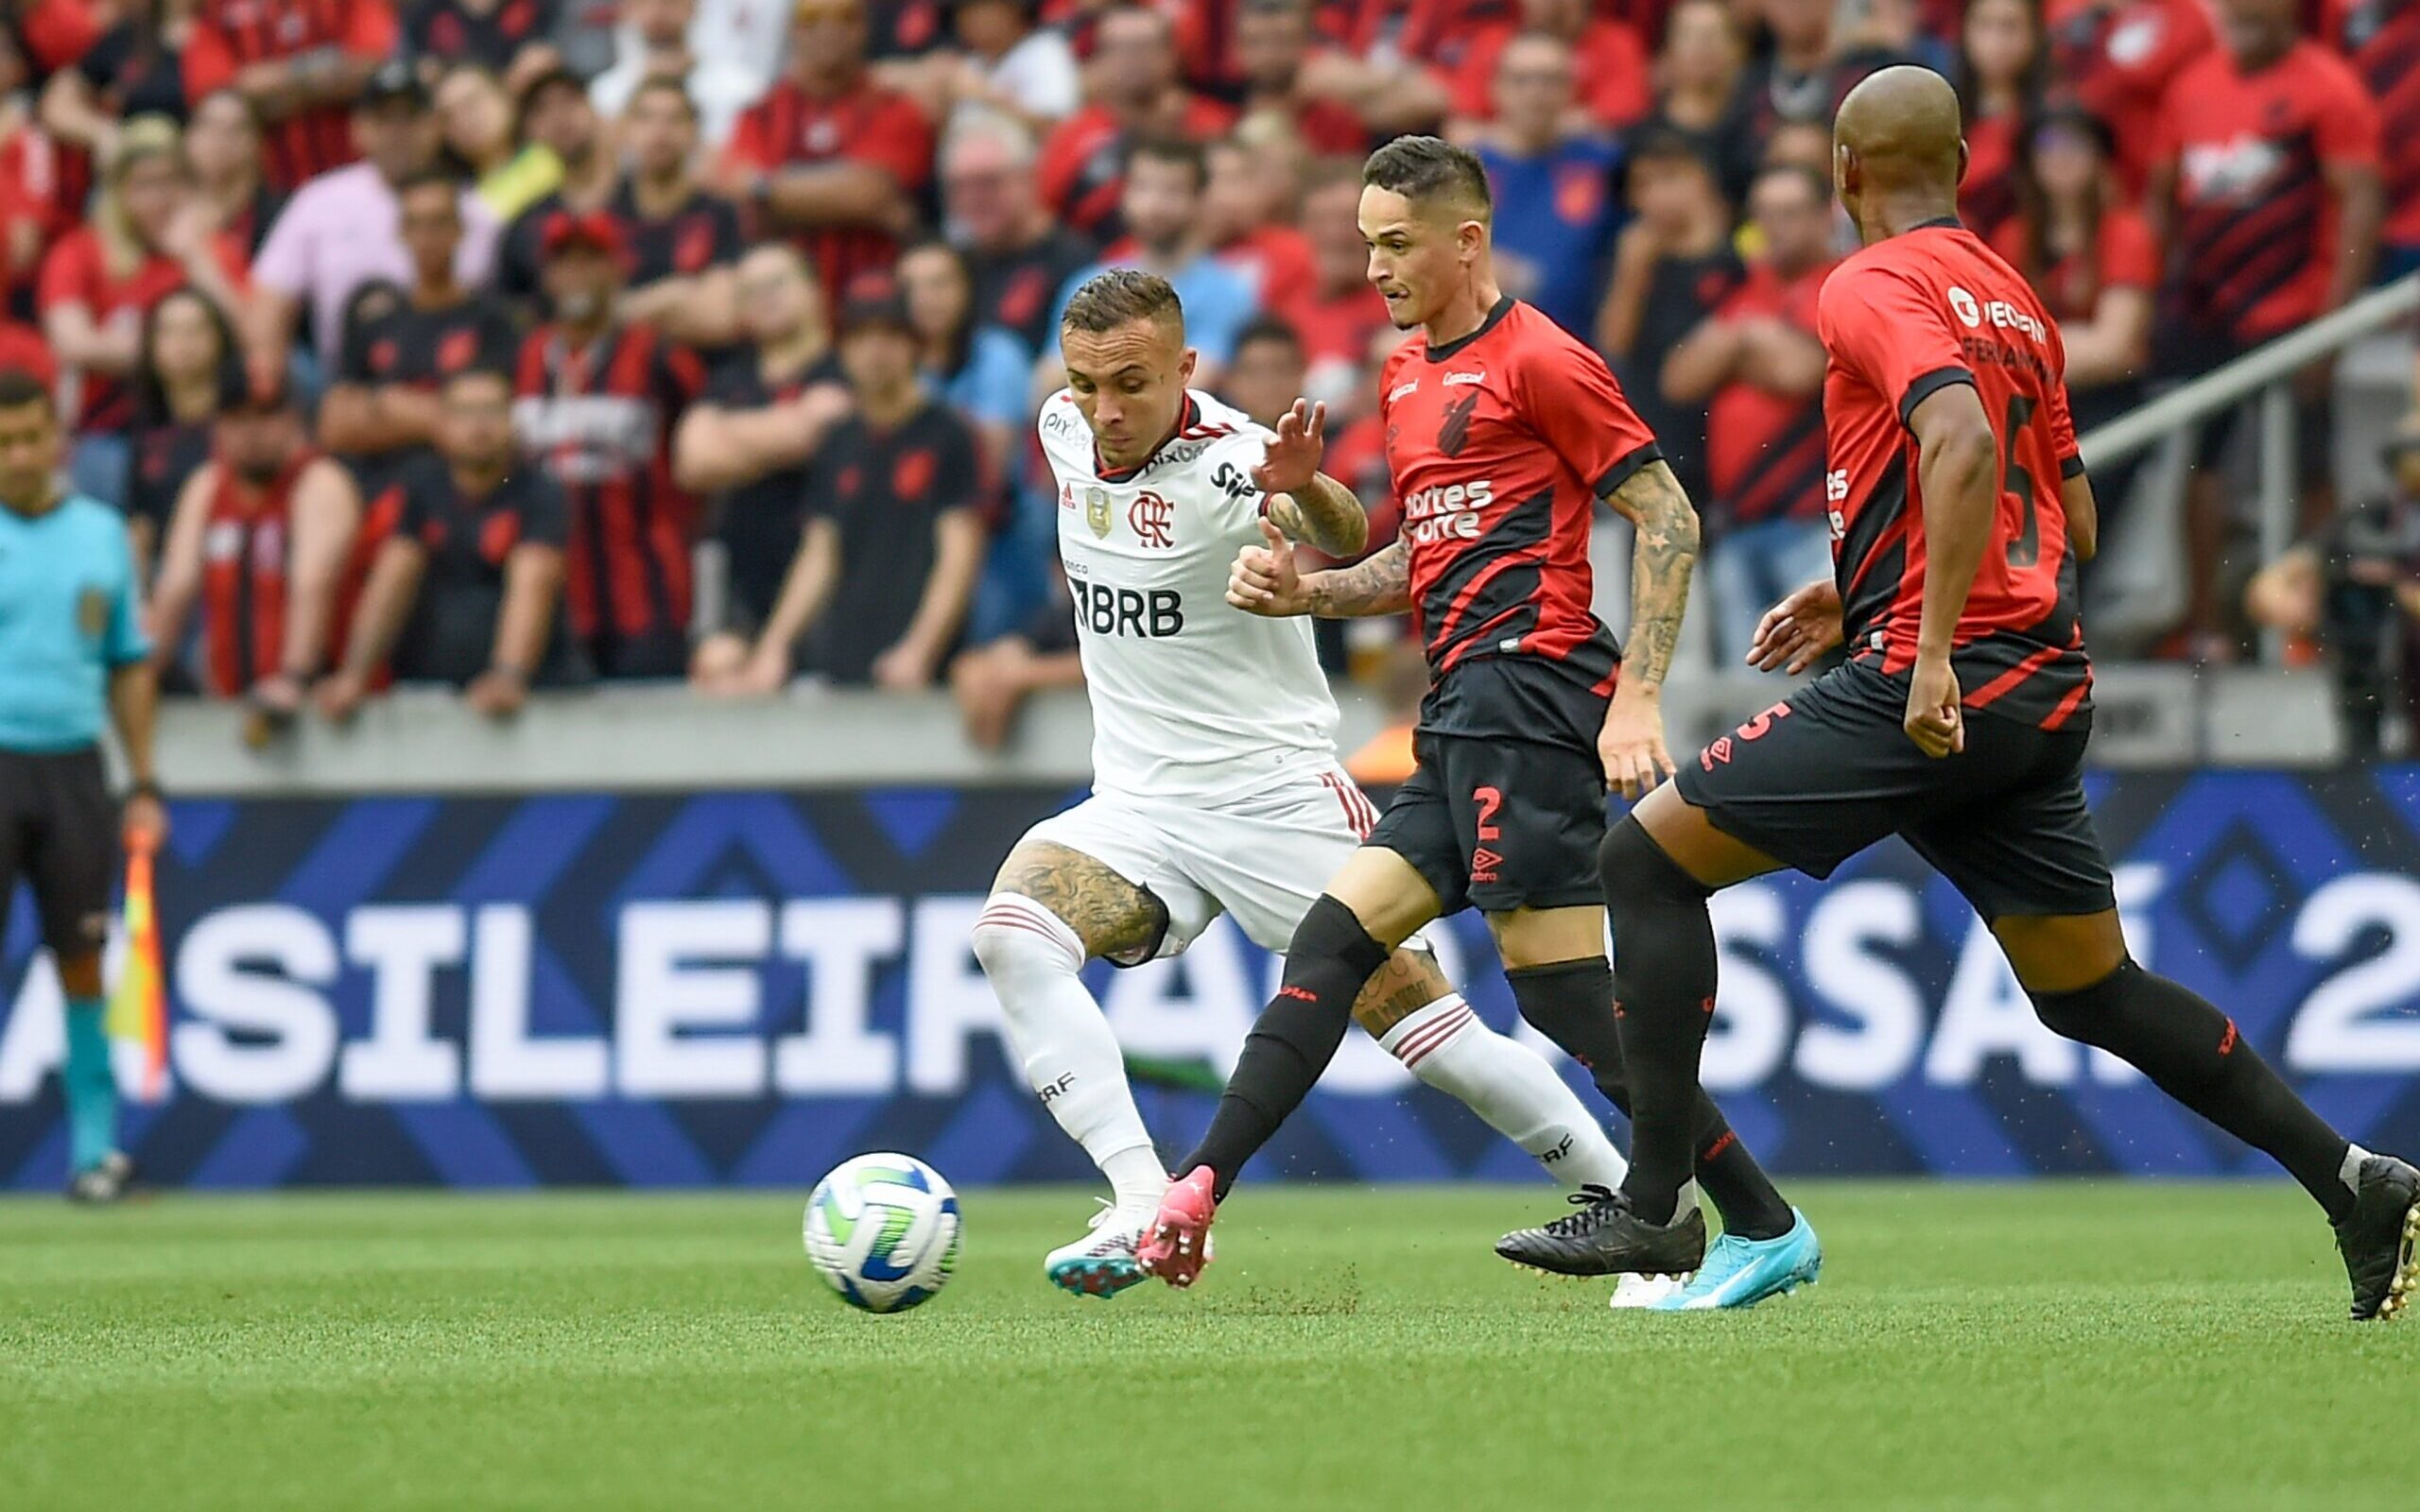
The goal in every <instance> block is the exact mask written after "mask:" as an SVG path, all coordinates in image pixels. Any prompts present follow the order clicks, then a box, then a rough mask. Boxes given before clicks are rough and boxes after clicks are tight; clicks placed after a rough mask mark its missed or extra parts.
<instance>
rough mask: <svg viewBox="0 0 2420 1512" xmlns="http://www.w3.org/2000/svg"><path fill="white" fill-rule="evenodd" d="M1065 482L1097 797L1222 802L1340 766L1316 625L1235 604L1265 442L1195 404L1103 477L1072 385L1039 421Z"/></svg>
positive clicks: (1255, 539)
mask: <svg viewBox="0 0 2420 1512" xmlns="http://www.w3.org/2000/svg"><path fill="white" fill-rule="evenodd" d="M1037 425H1038V428H1039V429H1040V431H1041V434H1042V450H1043V454H1044V455H1046V456H1047V457H1048V458H1049V459H1050V468H1051V471H1052V472H1054V473H1055V474H1057V478H1058V484H1059V558H1060V560H1061V561H1062V562H1063V563H1065V565H1066V569H1067V586H1068V589H1069V590H1070V591H1071V592H1072V593H1074V595H1075V600H1076V630H1077V640H1078V644H1079V645H1080V648H1081V651H1082V655H1083V662H1084V685H1085V688H1086V690H1087V691H1088V692H1089V693H1090V695H1091V697H1092V707H1093V786H1094V790H1095V791H1096V792H1104V793H1108V792H1114V793H1122V794H1130V795H1132V796H1134V797H1138V798H1168V799H1197V800H1198V799H1222V798H1229V797H1234V796H1237V795H1239V794H1241V793H1244V792H1246V791H1249V790H1251V789H1253V788H1256V787H1259V786H1262V785H1264V784H1266V783H1267V782H1269V780H1270V778H1271V776H1272V775H1273V774H1279V773H1285V772H1289V771H1293V770H1296V769H1298V768H1302V767H1305V766H1310V765H1320V766H1325V765H1332V764H1333V763H1334V762H1335V760H1336V699H1335V697H1334V696H1332V695H1331V694H1330V693H1329V692H1328V687H1327V679H1326V678H1325V677H1324V676H1323V675H1322V673H1321V671H1320V665H1319V657H1318V654H1317V652H1316V651H1314V650H1313V648H1312V644H1311V622H1310V621H1309V620H1308V619H1307V618H1300V617H1297V618H1289V619H1269V618H1265V617H1263V616H1261V615H1257V614H1247V613H1245V612H1244V611H1243V610H1239V609H1236V608H1234V607H1232V606H1231V605H1229V604H1228V602H1227V574H1228V570H1229V569H1230V568H1231V567H1232V566H1233V565H1234V563H1235V559H1236V552H1237V551H1238V550H1240V549H1241V548H1242V547H1245V546H1249V545H1260V544H1264V542H1263V541H1262V538H1261V534H1260V518H1261V508H1262V503H1261V495H1260V490H1258V489H1256V488H1254V487H1253V481H1252V471H1253V468H1255V467H1258V466H1259V465H1260V462H1261V456H1262V452H1263V448H1264V447H1266V445H1267V444H1268V442H1269V441H1270V440H1271V434H1270V432H1269V431H1267V430H1266V429H1264V428H1263V427H1261V426H1259V425H1255V424H1253V422H1252V421H1250V420H1248V419H1246V418H1245V417H1244V415H1243V414H1242V413H1241V412H1240V411H1238V410H1236V409H1234V408H1232V407H1230V406H1229V405H1226V404H1221V403H1219V401H1218V400H1216V399H1213V398H1211V397H1210V396H1209V395H1208V394H1202V393H1190V392H1189V393H1187V394H1186V396H1185V409H1184V422H1183V424H1182V425H1181V426H1180V427H1179V428H1178V431H1177V434H1176V435H1175V436H1174V437H1173V438H1170V439H1169V441H1168V442H1167V444H1166V445H1164V446H1162V447H1161V448H1160V449H1159V451H1157V452H1156V453H1154V454H1152V456H1151V458H1150V461H1148V462H1146V463H1144V464H1143V465H1142V466H1141V467H1139V468H1136V469H1134V470H1133V471H1132V472H1104V471H1103V470H1102V468H1101V464H1100V460H1099V457H1098V455H1097V454H1096V453H1095V451H1094V448H1093V434H1092V428H1091V427H1090V426H1089V425H1087V424H1086V423H1085V421H1084V417H1083V413H1082V412H1081V411H1080V410H1079V409H1078V408H1077V407H1076V402H1075V399H1074V397H1073V396H1072V395H1071V394H1070V393H1069V392H1068V391H1067V390H1066V389H1061V390H1060V391H1059V392H1058V393H1056V394H1054V395H1052V396H1051V398H1050V401H1049V403H1047V404H1044V405H1043V406H1042V415H1041V419H1040V420H1039V421H1038V422H1037Z"/></svg>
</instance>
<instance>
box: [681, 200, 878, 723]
mask: <svg viewBox="0 0 2420 1512" xmlns="http://www.w3.org/2000/svg"><path fill="white" fill-rule="evenodd" d="M735 282H736V284H737V289H738V300H739V310H740V325H741V327H742V328H743V330H744V332H745V334H746V335H747V337H748V342H749V345H748V346H747V347H746V348H745V349H744V350H742V351H740V352H735V353H734V354H733V355H732V356H731V357H730V358H728V359H726V360H725V361H724V363H723V364H722V366H720V367H718V368H717V369H715V371H714V374H713V376H712V377H711V378H710V379H708V381H707V384H706V389H705V393H704V394H703V396H701V397H700V400H699V401H698V403H697V404H696V405H694V406H693V407H692V408H691V409H690V411H689V413H688V415H687V416H686V417H684V418H683V420H682V421H681V429H680V430H679V431H678V432H676V433H675V434H674V436H673V438H672V476H673V481H675V482H676V483H678V484H680V485H681V487H683V488H684V489H687V490H689V491H690V492H692V493H698V494H709V493H710V494H716V495H718V497H717V499H716V502H715V511H714V526H713V530H712V540H713V541H714V543H715V545H716V547H717V549H718V550H719V551H720V553H721V555H722V558H723V562H724V571H723V593H722V604H721V608H720V612H719V613H718V614H717V622H716V623H715V624H714V625H713V626H712V627H710V628H709V631H708V633H707V634H706V635H705V636H704V637H703V638H702V639H700V641H699V643H698V648H697V650H696V652H695V653H694V654H693V655H692V657H691V659H690V671H689V675H690V677H691V678H692V679H694V680H696V681H697V682H699V683H700V684H701V685H703V686H706V687H717V686H719V685H721V684H723V683H725V682H727V681H728V680H729V679H731V678H732V677H733V676H735V674H736V673H737V672H738V671H739V670H740V668H741V666H742V665H743V664H744V663H745V662H747V661H748V655H749V648H750V646H751V644H752V643H753V642H754V641H755V639H756V636H757V633H758V632H759V631H761V630H762V629H763V628H764V627H765V622H766V621H767V620H768V619H769V618H770V617H771V615H772V612H773V601H774V600H775V599H776V598H778V597H779V596H780V594H781V592H782V578H783V576H785V575H786V574H787V572H788V571H789V564H790V559H791V558H794V557H796V556H797V555H798V545H799V537H800V534H801V533H802V532H803V531H804V529H805V524H806V469H807V464H808V463H809V462H810V461H811V460H813V458H814V456H815V454H816V451H817V449H818V448H819V447H821V445H822V444H823V438H824V437H825V435H826V434H827V433H828V432H829V431H830V430H831V429H832V427H833V426H834V425H836V424H838V422H839V421H841V420H842V419H843V418H844V417H846V416H847V415H848V413H849V411H850V410H851V409H852V408H853V407H854V406H855V404H856V401H854V400H853V399H852V398H851V397H850V395H849V389H848V375H847V374H846V373H845V372H843V371H842V370H841V368H840V364H839V360H838V357H837V356H836V355H835V354H834V353H833V352H832V350H831V343H830V339H829V337H828V336H827V335H825V328H824V321H823V308H822V301H823V295H822V292H821V288H820V286H819V285H818V284H817V283H816V282H815V279H814V278H813V276H812V275H810V274H809V273H808V272H807V268H806V260H805V258H804V256H803V255H802V254H801V253H800V252H799V250H798V249H797V247H796V246H794V245H793V244H791V243H789V242H786V241H783V242H766V243H763V244H761V245H759V246H757V247H756V248H755V249H753V250H752V251H750V252H749V254H748V255H747V256H746V257H744V258H742V259H741V260H740V264H739V269H738V272H737V274H736V275H735Z"/></svg>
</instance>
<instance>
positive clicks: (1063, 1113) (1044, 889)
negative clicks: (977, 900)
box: [974, 841, 1168, 1223]
mask: <svg viewBox="0 0 2420 1512" xmlns="http://www.w3.org/2000/svg"><path fill="white" fill-rule="evenodd" d="M1167 927H1168V911H1167V905H1166V904H1164V903H1163V902H1160V900H1159V899H1158V898H1156V897H1154V896H1153V895H1152V894H1151V892H1150V889H1149V888H1146V887H1139V886H1136V885H1134V884H1133V883H1132V882H1129V881H1127V880H1126V879H1125V878H1124V877H1121V876H1119V875H1118V874H1117V873H1116V872H1115V871H1114V870H1112V869H1111V868H1109V867H1108V866H1106V865H1104V864H1103V863H1101V862H1099V861H1098V860H1096V859H1094V858H1093V857H1091V856H1088V855H1085V854H1083V853H1082V852H1081V851H1070V850H1068V849H1067V848H1066V847H1064V846H1059V845H1051V844H1048V843H1044V842H1034V841H1028V842H1026V843H1025V844H1022V845H1020V846H1018V847H1017V848H1016V850H1015V851H1011V852H1010V855H1009V859H1008V861H1007V862H1006V863H1005V864H1004V865H1003V866H1002V867H1001V868H1000V874H999V877H998V878H997V880H995V881H994V883H993V885H992V897H991V901H990V902H987V903H985V904H984V906H983V912H982V915H981V916H980V917H979V918H978V919H977V920H976V924H975V935H974V945H975V954H976V957H977V959H978V960H980V961H981V962H982V963H983V972H984V974H985V975H986V976H988V977H990V978H991V981H992V988H993V990H994V991H995V992H997V993H998V994H999V997H1000V1009H1001V1016H1002V1019H1003V1021H1004V1023H1005V1026H1006V1028H1007V1031H1008V1040H1009V1048H1010V1049H1011V1051H1012V1052H1013V1053H1014V1055H1015V1056H1016V1058H1017V1063H1018V1065H1020V1066H1021V1067H1023V1068H1024V1071H1025V1074H1026V1080H1027V1082H1028V1084H1029V1085H1030V1086H1031V1087H1032V1088H1033V1091H1034V1095H1035V1096H1037V1097H1039V1098H1041V1099H1042V1104H1043V1106H1044V1107H1045V1108H1048V1109H1049V1110H1050V1116H1051V1117H1053V1118H1055V1119H1057V1120H1058V1121H1059V1126H1060V1127H1061V1128H1063V1129H1064V1130H1065V1131H1066V1132H1067V1135H1068V1137H1069V1138H1070V1139H1073V1140H1075V1141H1076V1143H1079V1144H1081V1145H1082V1146H1083V1147H1084V1152H1085V1153H1086V1154H1087V1155H1090V1156H1091V1157H1092V1158H1093V1163H1094V1164H1096V1165H1098V1166H1099V1167H1100V1169H1101V1172H1102V1174H1103V1175H1105V1176H1107V1177H1109V1180H1110V1184H1111V1186H1113V1187H1114V1188H1115V1189H1116V1193H1117V1205H1118V1207H1119V1209H1120V1210H1122V1211H1132V1212H1134V1213H1138V1214H1148V1213H1149V1212H1150V1211H1151V1210H1152V1209H1153V1208H1154V1207H1156V1206H1157V1205H1158V1203H1159V1200H1160V1193H1161V1192H1162V1190H1163V1189H1164V1188H1166V1186H1167V1174H1166V1173H1165V1172H1164V1171H1162V1170H1161V1168H1160V1161H1159V1157H1158V1156H1157V1155H1155V1154H1154V1153H1153V1152H1152V1149H1151V1136H1150V1133H1149V1131H1147V1130H1146V1129H1145V1128H1144V1127H1143V1115H1142V1114H1141V1113H1140V1112H1139V1111H1137V1110H1136V1108H1135V1107H1134V1093H1133V1091H1132V1090H1131V1089H1130V1088H1129V1087H1128V1086H1127V1084H1126V1066H1125V1058H1124V1056H1123V1055H1122V1053H1121V1052H1120V1051H1119V1049H1118V1046H1117V1039H1116V1037H1115V1035H1113V1034H1111V1033H1110V1029H1109V1022H1108V1021H1107V1020H1105V1019H1103V1018H1102V1017H1101V1011H1100V1005H1098V1003H1095V1002H1094V1001H1093V996H1092V994H1091V993H1090V992H1089V991H1087V990H1085V988H1084V984H1083V981H1082V979H1081V978H1080V977H1079V976H1078V975H1077V972H1078V971H1080V970H1081V969H1082V967H1083V964H1084V961H1085V959H1086V958H1087V957H1089V956H1094V955H1098V956H1102V957H1105V958H1109V959H1140V958H1143V957H1146V956H1148V955H1150V953H1151V952H1152V951H1153V950H1154V949H1156V948H1157V947H1158V945H1159V942H1160V938H1161V936H1164V935H1165V934H1167ZM1136 1221H1137V1222H1138V1223H1139V1221H1140V1220H1139V1218H1137V1220H1136Z"/></svg>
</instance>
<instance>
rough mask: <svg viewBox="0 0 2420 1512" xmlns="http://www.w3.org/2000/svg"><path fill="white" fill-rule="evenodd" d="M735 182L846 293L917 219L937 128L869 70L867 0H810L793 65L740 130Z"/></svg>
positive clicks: (827, 284) (795, 34)
mask: <svg viewBox="0 0 2420 1512" xmlns="http://www.w3.org/2000/svg"><path fill="white" fill-rule="evenodd" d="M724 161H725V169H726V174H727V180H726V183H725V186H724V187H725V189H726V190H727V192H729V193H731V195H732V197H733V198H735V199H737V200H739V201H741V202H743V203H746V204H750V205H752V206H753V207H754V208H755V210H756V212H757V214H758V215H759V216H761V217H762V220H763V222H764V223H765V224H767V225H769V226H772V227H777V228H780V229H781V230H783V231H786V232H789V233H790V234H791V235H793V236H795V237H796V238H797V239H798V241H799V245H800V246H801V247H802V248H803V249H804V250H805V252H806V254H807V257H808V259H809V261H811V262H812V263H813V264H814V265H815V270H816V273H817V275H818V276H819V277H820V278H821V280H822V281H823V286H824V289H825V291H826V292H827V293H828V294H830V295H832V296H833V297H834V298H835V299H836V300H837V298H838V292H839V290H840V289H841V287H842V286H843V285H845V284H846V283H848V282H849V280H850V279H851V278H853V277H855V276H856V274H857V273H859V272H861V271H863V270H864V269H867V268H870V267H887V266H890V261H891V259H892V258H894V257H895V256H897V255H898V250H899V240H900V238H901V237H902V236H904V235H905V234H906V233H907V232H909V231H911V230H912V229H914V227H915V224H916V197H917V196H919V195H921V194H922V193H923V192H924V189H925V183H926V181H927V180H930V179H931V178H932V172H933V128H932V124H931V123H930V122H928V121H927V120H925V115H924V112H921V111H919V110H918V109H917V108H916V106H915V104H914V103H913V102H912V101H910V100H909V99H908V97H907V96H906V95H904V94H895V93H893V92H891V91H890V90H886V89H883V88H881V87H880V86H878V85H876V84H875V83H873V80H872V79H870V78H869V77H867V74H866V9H865V4H864V0H798V5H797V9H796V10H795V11H794V12H793V13H792V21H791V33H790V62H789V75H788V77H786V78H784V79H782V80H781V81H780V82H779V83H777V84H775V85H774V86H773V88H772V91H771V93H769V94H767V95H766V96H765V98H763V99H762V100H760V101H758V102H757V103H756V104H755V105H754V106H752V108H750V110H749V111H748V112H747V113H746V114H745V115H742V116H741V117H740V119H739V126H738V129H736V130H735V131H734V132H733V133H732V139H731V150H730V152H729V154H728V155H727V156H726V158H725V160H724Z"/></svg>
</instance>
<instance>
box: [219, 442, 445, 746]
mask: <svg viewBox="0 0 2420 1512" xmlns="http://www.w3.org/2000/svg"><path fill="white" fill-rule="evenodd" d="M319 460H320V456H319V454H318V453H316V452H313V451H311V450H309V449H308V448H304V449H303V450H302V451H300V452H298V453H296V454H295V455H294V458H293V459H292V460H291V461H289V462H287V463H286V465H285V471H283V472H280V473H278V475H277V476H276V477H275V478H274V479H273V480H271V481H270V482H269V483H268V484H267V485H266V486H263V487H260V488H257V489H255V488H253V487H251V486H250V485H247V484H246V483H244V482H243V481H242V480H241V479H240V478H238V477H237V476H236V474H235V471H234V470H233V468H230V467H228V466H226V465H225V464H223V463H218V462H214V463H212V464H211V467H212V470H213V472H212V477H211V482H210V504H209V516H208V518H209V525H208V527H207V528H206V529H205V530H204V531H203V533H202V544H201V608H202V623H201V630H202V633H201V650H202V657H201V672H202V679H203V683H204V685H205V686H206V687H207V688H208V690H209V691H210V693H211V694H213V695H214V696H217V697H221V698H240V697H242V696H244V695H245V694H247V693H249V692H251V687H252V684H253V683H255V682H258V681H261V680H262V679H267V678H271V677H275V676H276V675H277V674H278V673H280V672H282V671H285V670H288V669H287V668H286V666H285V613H286V607H287V601H288V599H289V597H290V596H291V593H292V583H291V580H290V578H289V576H288V573H287V568H288V565H289V560H290V554H291V551H292V546H293V539H292V538H293V511H294V492H295V490H296V488H297V487H298V486H299V485H300V484H301V483H302V474H303V473H304V472H308V471H309V470H310V468H311V466H312V464H314V463H315V462H318V461H319ZM402 514H403V504H402V501H401V500H400V499H399V498H396V497H394V496H391V495H382V496H380V497H377V498H373V499H372V500H370V501H369V503H368V505H367V506H366V507H364V509H363V511H362V517H361V524H360V526H359V527H358V528H357V529H356V530H355V531H354V539H353V544H352V546H351V548H350V549H349V550H348V551H347V553H346V555H345V560H344V564H343V566H342V567H341V568H339V569H338V571H337V594H336V601H335V603H334V604H333V605H332V606H331V607H330V609H329V611H328V621H327V627H326V647H325V649H324V651H323V652H322V654H321V655H320V665H321V666H336V665H337V664H339V663H340V662H342V661H343V660H344V647H345V639H346V636H347V635H348V633H349V632H350V631H351V630H352V628H353V615H354V608H355V607H356V606H357V604H358V603H359V600H360V597H361V590H362V587H363V585H364V584H365V583H366V582H368V580H369V576H370V564H371V561H372V558H375V557H376V556H377V554H378V549H379V547H381V546H382V545H384V544H385V543H386V541H387V538H388V537H389V535H391V534H393V533H394V529H395V525H396V523H397V522H398V520H400V519H401V517H402ZM306 670H316V669H306ZM385 679H386V672H385V668H383V667H381V668H380V669H379V674H378V681H379V683H380V684H381V685H383V684H384V682H385Z"/></svg>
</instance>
